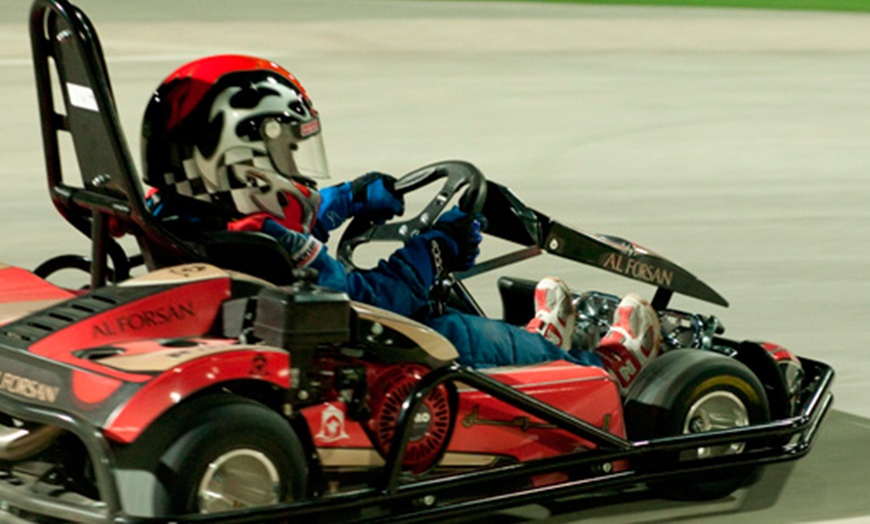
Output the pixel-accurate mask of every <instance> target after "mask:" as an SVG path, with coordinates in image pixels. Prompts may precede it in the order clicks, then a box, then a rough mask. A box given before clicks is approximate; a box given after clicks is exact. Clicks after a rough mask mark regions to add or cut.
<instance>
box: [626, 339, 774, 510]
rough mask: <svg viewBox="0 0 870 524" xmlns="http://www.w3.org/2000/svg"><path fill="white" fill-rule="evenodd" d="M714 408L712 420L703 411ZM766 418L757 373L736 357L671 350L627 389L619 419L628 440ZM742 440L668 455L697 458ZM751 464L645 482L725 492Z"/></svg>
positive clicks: (690, 495)
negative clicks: (623, 408) (621, 416)
mask: <svg viewBox="0 0 870 524" xmlns="http://www.w3.org/2000/svg"><path fill="white" fill-rule="evenodd" d="M711 413H713V414H716V415H717V417H716V420H715V422H714V421H713V419H711V418H710V417H708V415H709V414H711ZM769 420H770V411H769V408H768V403H767V397H766V396H765V392H764V387H763V386H762V385H761V382H760V381H759V380H758V378H757V377H756V376H755V375H754V374H753V373H752V371H750V370H749V368H747V367H746V366H745V365H743V364H742V363H740V362H738V361H736V360H734V359H731V358H728V357H726V356H724V355H720V354H718V353H713V352H710V351H702V350H692V349H686V350H676V351H671V352H669V353H665V354H664V355H662V356H660V357H659V358H657V359H655V360H653V361H652V362H651V363H650V365H649V366H648V367H647V368H645V369H644V370H643V372H642V373H641V375H640V376H638V378H637V380H636V381H635V383H634V384H632V386H631V389H630V390H629V391H628V394H627V398H626V405H625V421H626V427H627V430H628V436H629V438H630V439H632V440H647V439H653V438H661V437H668V436H675V435H682V434H687V433H699V432H704V431H711V430H716V429H726V428H729V427H740V426H745V425H753V424H760V423H764V422H767V421H769ZM745 449H746V448H745V443H739V442H738V443H732V444H731V445H730V446H716V447H707V448H699V449H698V450H693V451H691V452H685V451H684V452H682V453H681V454H674V456H671V457H668V460H669V461H686V460H703V458H705V457H708V456H720V455H728V454H736V453H742V452H743V451H744V450H745ZM758 470H759V467H757V466H740V467H736V468H729V469H723V470H719V471H715V472H713V473H699V474H695V475H687V476H685V477H681V478H679V479H672V480H667V481H663V482H660V483H655V484H653V485H651V487H652V488H653V489H655V490H656V491H657V492H658V493H659V494H660V495H661V496H664V497H665V498H671V499H677V500H714V499H718V498H722V497H725V496H727V495H729V494H731V493H732V492H734V491H735V490H737V489H738V488H740V487H741V486H743V485H745V484H747V483H748V482H749V481H751V480H752V479H754V478H755V477H756V475H757V473H758Z"/></svg>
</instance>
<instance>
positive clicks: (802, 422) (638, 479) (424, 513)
mask: <svg viewBox="0 0 870 524" xmlns="http://www.w3.org/2000/svg"><path fill="white" fill-rule="evenodd" d="M685 351H693V350H685ZM802 363H803V364H804V366H805V369H806V371H807V376H806V379H805V388H804V395H803V399H802V402H801V403H800V405H799V410H798V414H797V415H795V416H793V417H789V418H785V419H780V420H774V421H771V422H769V423H765V424H759V425H754V426H748V427H743V428H734V429H728V430H721V431H711V432H708V433H702V434H692V435H680V436H674V437H667V438H659V439H653V440H645V441H635V442H631V441H628V440H625V439H622V438H619V437H616V436H614V435H612V434H610V433H607V432H605V431H603V430H601V429H600V428H597V427H595V426H592V425H591V424H588V423H587V422H584V421H582V420H579V419H577V418H575V417H573V416H571V415H570V414H568V413H565V412H563V411H560V410H558V409H555V408H553V407H552V406H550V405H548V404H545V403H542V402H540V401H538V400H536V399H535V398H533V397H530V396H528V395H526V394H524V393H522V392H520V391H517V390H515V389H514V388H512V387H510V386H508V385H505V384H502V383H501V382H498V381H496V380H494V379H492V378H490V377H489V376H487V375H485V374H483V373H480V372H478V371H475V370H473V369H471V368H468V367H464V366H460V365H458V364H452V365H449V366H445V367H443V368H439V369H435V370H433V371H432V372H430V373H428V374H427V375H425V376H424V377H423V378H422V379H421V380H420V381H419V382H418V383H417V384H416V386H415V387H414V388H413V389H412V391H411V392H410V394H409V395H408V399H407V400H406V401H405V403H404V404H403V406H402V409H401V412H400V414H399V417H398V422H397V424H398V428H399V429H398V430H397V431H396V433H395V436H394V441H393V444H392V445H391V446H390V453H389V456H387V457H386V464H385V465H384V466H383V469H382V473H381V475H382V476H381V479H380V481H379V482H378V483H377V485H375V486H374V487H371V488H366V489H359V490H355V491H350V492H345V493H340V494H334V495H323V496H319V497H315V498H311V499H307V500H303V501H297V502H290V503H285V504H279V505H275V506H269V507H264V508H252V509H245V510H239V511H234V512H229V513H222V514H220V515H189V516H177V517H173V518H172V519H171V520H172V521H173V522H222V523H254V522H264V521H272V520H274V521H280V520H285V519H288V518H291V517H292V518H300V517H305V518H308V519H312V520H313V521H315V522H318V521H323V522H327V521H328V522H335V521H340V520H341V519H342V517H346V515H347V512H348V511H349V510H359V511H361V512H362V515H363V517H362V518H364V519H369V520H372V521H377V522H390V521H401V520H406V519H408V518H411V517H413V518H414V520H415V521H420V522H422V521H437V520H439V519H443V518H445V517H446V516H451V517H456V516H460V515H468V514H471V513H473V512H480V511H487V510H494V509H497V508H503V507H506V506H517V505H522V504H523V503H528V502H532V501H536V502H541V501H543V500H547V499H553V498H557V497H560V496H567V495H578V494H583V493H590V492H592V491H600V490H605V489H616V488H620V487H622V488H625V487H631V486H635V485H641V484H642V483H645V482H649V481H655V480H661V479H664V478H669V477H678V476H680V475H685V474H689V473H691V474H697V473H701V472H707V471H716V470H721V469H726V468H734V467H738V466H751V465H765V464H771V463H776V462H783V461H788V460H795V459H798V458H800V457H802V456H804V455H806V454H807V453H808V452H809V451H810V449H811V447H812V444H813V442H814V438H815V435H816V429H817V428H818V425H819V423H820V422H821V420H822V419H823V418H824V416H825V414H826V412H827V410H828V408H829V407H830V405H831V402H832V398H833V396H832V394H831V393H830V391H829V390H830V385H831V383H832V381H833V375H834V373H833V371H832V370H831V368H830V367H828V366H827V365H825V364H823V363H820V362H816V361H813V360H809V359H802ZM453 381H456V382H461V383H463V384H466V385H468V386H471V387H473V388H476V389H478V390H480V391H482V392H484V393H486V394H489V395H491V396H493V397H494V398H497V399H499V400H502V401H504V402H506V403H508V404H510V405H512V406H514V407H517V408H520V409H522V410H524V411H526V412H527V413H528V414H529V415H531V416H534V417H538V418H540V419H541V420H543V421H545V422H547V423H550V424H553V425H555V426H557V427H558V428H559V429H562V430H564V431H567V432H569V433H571V434H572V435H575V436H578V437H580V438H583V439H585V440H588V441H590V442H593V443H594V444H595V445H596V446H597V449H595V450H592V451H588V452H583V453H575V454H571V455H562V456H558V457H550V458H546V459H540V460H535V461H529V462H523V463H516V464H508V465H504V466H498V467H493V468H488V469H480V470H475V471H470V472H467V471H466V472H462V473H450V474H443V475H441V474H438V475H432V476H425V475H424V476H421V477H414V476H410V475H408V474H406V473H403V472H402V466H401V464H402V459H403V455H404V452H405V448H406V447H407V444H408V443H409V441H410V437H411V431H412V425H413V424H412V422H413V415H414V414H415V413H416V411H417V410H418V408H419V407H420V406H421V404H422V401H423V399H424V398H425V397H426V396H427V395H428V393H429V392H431V391H432V390H433V389H434V388H436V387H438V386H439V385H441V384H444V383H446V382H453ZM0 411H3V412H5V413H8V414H10V415H11V416H13V417H16V418H19V419H21V420H25V421H29V422H37V423H42V424H52V425H56V426H59V427H61V428H62V429H64V430H66V431H69V432H71V433H73V434H75V435H76V436H77V437H78V438H79V439H81V441H82V442H83V443H84V445H85V448H86V450H87V452H88V454H89V456H90V458H91V460H92V463H93V465H94V472H95V478H96V484H97V489H98V491H99V493H100V499H101V500H100V501H98V502H94V503H93V504H88V505H82V504H79V503H71V502H68V501H64V500H58V499H54V498H51V497H48V496H46V495H39V494H37V493H35V492H33V491H31V490H29V489H26V488H24V489H23V488H22V487H21V482H20V479H18V481H16V480H15V478H16V477H15V475H14V474H13V473H9V474H5V475H2V476H0V500H3V501H5V502H4V503H3V504H2V505H0V514H2V513H4V512H8V511H9V510H10V508H17V509H19V510H23V511H25V512H28V513H33V514H42V515H51V516H52V517H54V518H62V519H64V520H67V521H71V522H87V523H109V522H115V523H142V524H146V523H147V524H150V523H156V522H166V519H165V518H161V519H153V518H139V517H131V516H128V515H125V514H124V513H123V510H122V508H121V507H120V502H119V501H120V496H119V493H118V487H117V485H116V483H115V479H114V475H113V463H114V461H113V454H112V450H111V448H110V446H109V443H108V442H107V441H106V439H105V438H104V437H103V436H102V433H101V432H100V431H99V429H98V428H95V427H93V426H91V425H90V424H89V423H87V422H85V421H84V420H82V419H80V418H77V417H75V416H72V415H70V414H68V413H62V412H59V411H57V410H52V409H50V408H45V407H43V406H39V405H32V404H25V403H22V402H21V400H20V399H19V398H13V397H12V396H10V395H7V394H0ZM735 441H740V442H746V443H753V445H752V446H747V449H746V450H745V451H744V452H743V453H741V454H739V455H730V456H721V457H715V458H709V459H701V460H692V461H682V462H674V461H673V460H672V459H671V458H667V457H670V456H671V455H673V453H675V452H679V451H684V450H691V449H695V448H698V447H703V446H717V445H723V444H728V443H731V442H735ZM659 457H660V458H661V460H650V459H656V458H659ZM638 458H644V459H645V460H644V461H643V464H644V465H643V466H641V467H635V466H634V465H633V464H632V465H630V466H629V469H626V470H624V471H619V472H613V471H612V464H613V463H614V462H618V461H631V460H632V459H638ZM552 473H562V474H565V475H566V478H567V480H564V481H560V482H555V483H552V484H548V485H544V486H535V485H534V482H533V480H534V478H535V477H538V476H540V475H546V474H552ZM516 486H520V487H519V488H518V487H516ZM463 490H464V492H463ZM468 493H473V495H468ZM420 501H429V502H431V504H429V505H426V504H419V502H420ZM396 507H399V508H402V509H401V510H400V511H399V512H397V513H396V514H393V513H392V512H391V511H392V510H391V508H396ZM366 511H368V512H369V513H368V514H367V513H366Z"/></svg>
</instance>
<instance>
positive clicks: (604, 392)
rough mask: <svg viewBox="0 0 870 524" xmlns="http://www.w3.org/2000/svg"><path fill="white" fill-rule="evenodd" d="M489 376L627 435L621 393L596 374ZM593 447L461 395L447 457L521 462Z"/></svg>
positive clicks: (501, 406) (568, 368) (479, 396)
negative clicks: (479, 456) (489, 457)
mask: <svg viewBox="0 0 870 524" xmlns="http://www.w3.org/2000/svg"><path fill="white" fill-rule="evenodd" d="M491 376H492V377H493V378H495V379H497V380H499V381H500V382H504V383H506V384H510V385H512V386H513V387H515V388H516V389H518V390H520V391H522V392H523V393H526V394H528V395H530V396H532V397H535V398H537V399H538V400H541V401H543V402H545V403H547V404H550V405H552V406H553V407H555V408H558V409H560V410H562V411H565V412H566V413H570V414H572V415H574V416H575V417H577V418H578V419H581V420H584V421H587V422H589V423H591V424H593V425H595V426H597V427H599V428H602V429H604V430H606V431H609V432H610V433H612V434H614V435H616V436H619V437H623V438H624V437H625V435H626V432H625V423H624V421H623V418H622V407H621V401H620V397H619V392H618V390H617V388H616V386H615V384H614V382H613V380H612V379H611V378H610V377H609V376H608V375H607V372H606V371H604V370H602V369H600V368H596V367H584V366H577V365H575V364H569V363H566V362H550V363H547V364H542V365H537V366H529V367H525V368H516V369H511V370H509V371H504V372H497V371H496V372H493V373H491ZM594 447H595V446H594V445H593V444H591V443H590V442H587V441H585V440H583V439H580V438H578V437H575V436H573V435H571V434H570V433H568V432H566V431H563V430H560V429H557V428H555V427H553V426H550V425H549V424H546V423H544V421H542V420H540V419H537V418H535V417H531V416H529V415H528V414H527V413H525V412H524V411H521V410H518V409H516V408H514V407H513V406H510V405H508V404H506V403H504V402H501V401H499V400H496V399H494V398H492V397H490V396H489V395H486V394H484V393H481V392H480V391H477V390H464V391H461V392H460V395H459V413H458V418H457V420H456V427H455V429H454V432H453V439H452V440H451V443H450V451H451V452H458V453H475V454H492V455H502V456H510V457H513V458H515V459H517V460H520V461H524V460H533V459H539V458H544V457H549V456H554V455H560V454H564V453H571V452H575V451H579V450H582V449H592V448H594Z"/></svg>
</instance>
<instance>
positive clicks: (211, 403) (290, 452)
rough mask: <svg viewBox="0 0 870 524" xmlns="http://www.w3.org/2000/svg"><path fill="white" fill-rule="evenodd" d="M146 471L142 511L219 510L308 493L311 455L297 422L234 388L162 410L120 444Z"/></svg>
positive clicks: (130, 463)
mask: <svg viewBox="0 0 870 524" xmlns="http://www.w3.org/2000/svg"><path fill="white" fill-rule="evenodd" d="M118 457H119V463H120V464H121V465H122V467H126V468H132V469H137V470H143V471H145V472H147V473H148V474H147V475H140V476H139V477H137V478H139V479H140V482H139V484H140V485H139V486H138V489H139V490H141V492H142V493H145V494H147V499H148V501H147V502H146V504H145V506H146V507H144V508H143V507H141V506H140V507H139V508H138V509H139V510H140V512H144V513H146V514H151V515H154V516H161V515H176V514H188V513H206V514H213V513H219V512H222V511H228V510H233V509H241V508H250V507H258V506H268V505H272V504H277V503H279V502H284V501H288V500H294V499H298V498H301V497H303V496H304V494H305V479H306V474H307V471H306V462H305V458H304V457H305V455H304V453H303V451H302V445H301V444H300V442H299V439H298V437H297V436H296V434H295V432H294V431H293V429H292V428H291V427H290V425H289V424H288V423H287V421H286V420H284V419H283V418H282V417H281V416H280V415H278V414H277V413H275V412H274V411H272V410H271V409H269V408H267V407H265V406H263V405H262V404H259V403H256V402H253V401H250V400H248V399H245V398H242V397H238V396H234V395H225V394H221V395H212V396H208V397H202V398H198V399H194V400H192V401H190V402H187V403H186V404H182V405H180V406H178V407H176V408H174V409H173V410H171V411H169V412H168V413H166V414H165V415H163V416H162V417H161V418H160V419H159V420H158V421H157V422H156V423H155V424H153V425H152V426H151V427H149V428H148V430H147V431H146V432H145V433H143V434H142V435H141V436H140V437H139V438H138V439H137V440H136V441H135V442H134V443H133V444H130V445H129V446H127V447H126V448H124V449H122V450H120V453H119V454H118Z"/></svg>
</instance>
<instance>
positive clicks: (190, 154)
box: [142, 55, 328, 232]
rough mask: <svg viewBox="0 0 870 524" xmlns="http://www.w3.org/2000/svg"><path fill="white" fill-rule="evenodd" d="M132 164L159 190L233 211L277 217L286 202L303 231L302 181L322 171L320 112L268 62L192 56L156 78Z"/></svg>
mask: <svg viewBox="0 0 870 524" xmlns="http://www.w3.org/2000/svg"><path fill="white" fill-rule="evenodd" d="M142 167H143V171H144V176H145V182H146V183H148V184H149V185H151V186H154V187H156V188H158V189H159V190H160V191H161V192H163V193H176V194H178V195H181V196H185V197H190V198H195V199H198V200H204V201H207V202H212V203H214V204H217V205H220V206H222V207H224V208H226V209H227V210H229V211H230V212H232V213H234V214H237V215H239V216H243V215H248V214H251V213H257V212H266V213H269V214H270V215H272V216H275V217H276V218H278V219H280V220H282V221H283V219H285V218H288V219H289V218H290V217H285V214H286V212H287V210H288V209H293V210H294V214H297V213H301V216H298V217H293V220H292V222H294V223H301V224H302V229H303V230H308V229H309V228H310V227H311V225H312V224H313V222H314V219H315V218H316V215H317V207H318V205H319V197H318V195H317V192H316V191H314V190H313V189H314V188H315V187H316V184H315V183H314V180H312V179H314V178H326V177H328V170H327V166H326V155H325V152H324V148H323V140H322V135H321V133H320V119H319V117H318V114H317V111H316V110H315V109H314V105H313V104H312V103H311V99H310V98H309V97H308V94H307V93H306V92H305V89H304V88H303V87H302V84H301V83H300V82H299V81H298V80H297V79H296V77H294V76H293V75H292V74H290V73H289V72H288V71H287V70H286V69H284V68H282V67H281V66H279V65H277V64H275V63H274V62H271V61H269V60H264V59H261V58H256V57H251V56H242V55H219V56H211V57H207V58H202V59H199V60H195V61H193V62H190V63H188V64H186V65H184V66H182V67H180V68H179V69H177V70H176V71H175V72H173V73H172V74H170V75H169V76H168V77H167V78H166V79H165V80H164V81H163V82H162V83H161V84H160V86H159V87H158V88H157V90H156V91H155V92H154V94H153V95H152V97H151V100H150V101H149V103H148V106H147V108H146V109H145V117H144V120H143V123H142ZM291 202H292V203H293V204H292V205H288V204H289V203H291ZM305 232H307V231H305Z"/></svg>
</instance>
